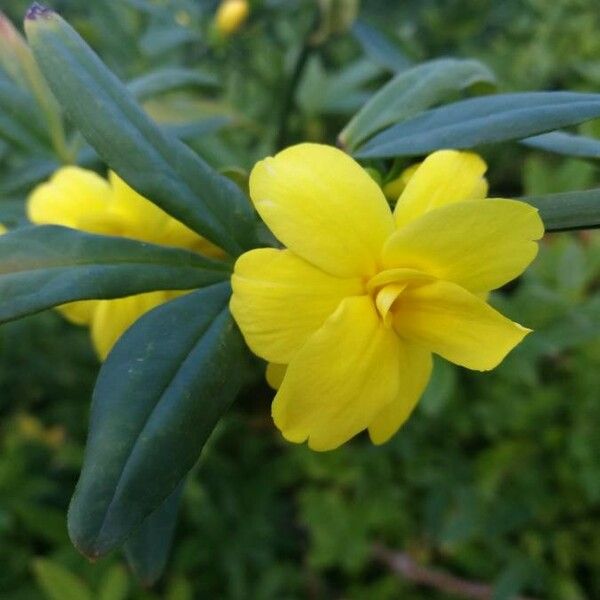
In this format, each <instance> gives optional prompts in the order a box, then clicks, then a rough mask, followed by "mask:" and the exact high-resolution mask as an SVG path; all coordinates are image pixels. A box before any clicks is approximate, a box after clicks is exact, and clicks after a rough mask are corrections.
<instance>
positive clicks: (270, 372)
mask: <svg viewBox="0 0 600 600" xmlns="http://www.w3.org/2000/svg"><path fill="white" fill-rule="evenodd" d="M286 371H287V365H278V364H276V363H268V364H267V370H266V372H265V378H266V380H267V383H268V384H269V386H270V387H272V388H273V389H274V390H278V389H279V388H280V387H281V383H282V381H283V378H284V377H285V372H286Z"/></svg>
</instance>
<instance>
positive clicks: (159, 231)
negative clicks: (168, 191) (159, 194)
mask: <svg viewBox="0 0 600 600" xmlns="http://www.w3.org/2000/svg"><path fill="white" fill-rule="evenodd" d="M109 180H110V185H111V188H112V197H111V203H110V212H111V214H112V215H114V217H115V218H117V219H118V220H119V221H120V222H122V223H123V227H124V230H125V235H127V237H131V238H135V239H140V240H144V241H156V242H158V241H159V240H160V239H161V238H162V237H163V235H164V232H165V229H166V227H167V223H168V221H169V219H170V217H169V215H168V214H167V213H166V212H164V211H163V210H162V209H160V208H158V206H156V205H155V204H153V203H152V202H150V200H147V199H146V198H144V196H142V195H141V194H138V193H137V192H136V191H135V190H134V189H133V188H132V187H130V186H129V185H128V184H127V183H125V182H124V181H123V180H122V179H121V178H120V177H119V176H118V175H117V174H116V173H115V172H113V171H111V172H110V173H109Z"/></svg>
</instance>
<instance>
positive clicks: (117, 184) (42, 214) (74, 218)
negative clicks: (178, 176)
mask: <svg viewBox="0 0 600 600" xmlns="http://www.w3.org/2000/svg"><path fill="white" fill-rule="evenodd" d="M27 215H28V217H29V220H30V221H32V222H33V223H36V224H39V225H41V224H53V225H63V226H65V227H71V228H73V229H80V230H82V231H87V232H90V233H100V234H106V235H116V236H123V237H129V238H133V239H137V240H141V241H145V242H152V243H155V244H163V245H168V246H177V247H181V248H187V249H189V250H194V251H197V252H201V253H202V254H205V255H208V256H213V257H218V256H221V251H220V250H219V249H218V248H217V247H216V246H213V245H212V244H211V243H210V242H208V241H206V240H205V239H204V238H202V237H200V236H199V235H198V234H196V233H194V232H193V231H192V230H191V229H189V228H187V227H186V226H185V225H183V224H182V223H180V222H179V221H177V220H175V219H173V218H172V217H170V216H169V215H168V214H167V213H165V212H164V211H163V210H161V209H160V208H158V207H157V206H156V205H154V204H153V203H152V202H150V201H149V200H147V199H146V198H144V197H143V196H141V195H140V194H138V193H137V192H135V191H134V190H133V189H132V188H130V187H129V186H128V185H127V184H126V183H125V182H124V181H123V180H122V179H120V178H119V177H118V176H117V175H116V174H115V173H113V172H111V173H110V174H109V178H108V180H106V179H104V178H103V177H100V176H99V175H97V174H96V173H94V172H93V171H88V170H86V169H81V168H79V167H63V168H61V169H59V170H58V171H57V172H56V173H55V174H54V175H53V176H52V178H51V179H50V181H48V182H46V183H43V184H41V185H39V186H38V187H36V188H35V189H34V190H33V192H32V193H31V195H30V196H29V199H28V202H27ZM179 294H181V292H178V291H157V292H149V293H145V294H137V295H135V296H128V297H126V298H118V299H116V300H84V301H81V302H73V303H70V304H65V305H63V306H61V307H58V310H59V311H60V312H61V314H63V316H65V317H66V318H67V319H68V320H69V321H71V322H73V323H75V324H77V325H87V326H89V327H90V329H91V336H92V341H93V344H94V348H95V349H96V352H97V354H98V356H99V357H100V359H102V360H103V359H104V358H106V356H107V355H108V353H109V352H110V350H111V348H112V347H113V345H114V344H115V342H116V341H117V340H118V339H119V337H121V335H122V334H123V333H124V332H125V330H126V329H128V328H129V326H130V325H131V324H132V323H133V322H134V321H136V320H137V319H138V318H139V317H140V316H141V315H143V314H144V313H145V312H147V311H149V310H151V309H152V308H154V307H156V306H158V305H159V304H162V303H163V302H167V301H168V300H170V299H172V298H174V297H175V296H177V295H179Z"/></svg>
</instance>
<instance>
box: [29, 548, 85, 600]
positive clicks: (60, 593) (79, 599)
mask: <svg viewBox="0 0 600 600" xmlns="http://www.w3.org/2000/svg"><path fill="white" fill-rule="evenodd" d="M33 572H34V574H35V578H36V580H37V582H38V584H39V586H40V587H41V588H42V590H43V591H44V593H45V594H46V597H47V598H48V599H49V600H92V593H91V591H90V589H89V588H88V587H87V586H86V585H85V583H84V582H83V581H82V580H81V579H80V578H79V577H77V576H76V575H73V573H71V572H70V571H68V570H67V569H65V568H64V567H63V566H61V565H59V564H57V563H54V562H52V561H50V560H46V559H43V558H38V559H37V560H35V561H34V563H33Z"/></svg>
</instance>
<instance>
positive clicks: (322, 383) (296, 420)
mask: <svg viewBox="0 0 600 600" xmlns="http://www.w3.org/2000/svg"><path fill="white" fill-rule="evenodd" d="M399 352H400V345H399V342H398V339H397V337H396V335H395V334H394V332H393V331H392V330H391V329H388V328H386V327H384V325H383V324H382V322H381V320H380V319H379V317H378V314H377V311H376V310H375V307H374V306H373V302H372V301H371V299H370V298H369V297H367V296H357V297H353V298H346V299H345V300H344V301H343V302H342V303H341V304H340V306H339V308H338V309H337V310H336V311H335V313H334V314H333V315H331V317H329V319H327V321H326V323H325V324H324V325H323V327H321V329H319V330H318V331H317V332H315V333H314V334H313V335H312V336H311V337H310V338H309V340H308V341H307V342H306V344H305V345H304V346H303V347H302V348H301V350H300V351H299V352H298V353H297V354H296V356H295V357H294V359H293V360H292V362H291V363H290V364H289V366H288V368H287V371H286V374H285V377H284V378H283V382H282V384H281V387H280V388H279V391H278V392H277V395H276V396H275V400H274V402H273V419H274V420H275V423H276V425H277V426H278V427H279V429H280V430H281V432H282V433H283V436H284V437H285V438H286V439H288V440H290V441H293V442H303V441H305V440H307V439H308V445H309V447H310V448H312V449H314V450H332V449H334V448H337V447H338V446H339V445H341V444H343V443H344V442H346V441H348V440H349V439H350V438H351V437H353V436H354V435H356V434H357V433H359V432H360V431H362V430H364V429H365V428H366V427H367V426H368V425H369V423H371V421H372V420H373V419H374V418H375V416H376V415H377V414H378V413H379V412H380V411H381V410H382V409H383V408H384V407H385V406H386V405H387V404H389V403H390V402H391V401H392V400H393V399H394V398H395V397H396V395H397V394H398V389H399V386H400V381H399V375H400V373H399V369H398V365H399V362H400V357H399Z"/></svg>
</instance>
